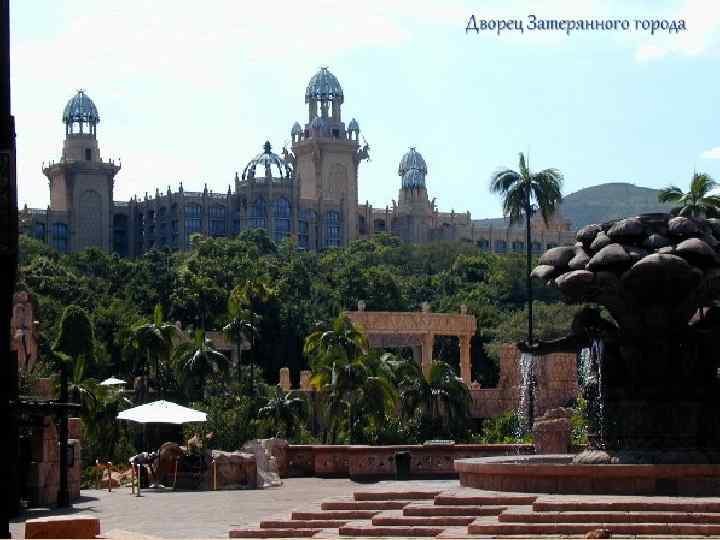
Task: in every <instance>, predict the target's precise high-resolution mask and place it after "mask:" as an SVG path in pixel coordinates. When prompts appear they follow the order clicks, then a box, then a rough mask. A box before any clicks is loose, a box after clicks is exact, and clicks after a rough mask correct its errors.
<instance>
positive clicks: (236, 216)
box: [232, 210, 240, 234]
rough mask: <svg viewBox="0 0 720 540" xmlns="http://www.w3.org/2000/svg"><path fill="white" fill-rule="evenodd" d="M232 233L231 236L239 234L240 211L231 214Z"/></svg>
mask: <svg viewBox="0 0 720 540" xmlns="http://www.w3.org/2000/svg"><path fill="white" fill-rule="evenodd" d="M232 231H233V234H239V233H240V210H235V211H234V212H233V221H232Z"/></svg>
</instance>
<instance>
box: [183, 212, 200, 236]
mask: <svg viewBox="0 0 720 540" xmlns="http://www.w3.org/2000/svg"><path fill="white" fill-rule="evenodd" d="M201 230H202V207H201V206H200V205H199V204H193V203H190V204H186V205H185V234H186V236H187V240H188V242H189V241H190V235H191V234H197V233H199V232H200V231H201Z"/></svg>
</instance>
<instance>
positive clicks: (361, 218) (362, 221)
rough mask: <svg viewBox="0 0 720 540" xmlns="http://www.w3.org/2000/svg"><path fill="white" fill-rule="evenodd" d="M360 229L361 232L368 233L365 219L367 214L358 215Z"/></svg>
mask: <svg viewBox="0 0 720 540" xmlns="http://www.w3.org/2000/svg"><path fill="white" fill-rule="evenodd" d="M358 231H359V232H360V234H367V233H368V228H367V222H366V221H365V216H358Z"/></svg>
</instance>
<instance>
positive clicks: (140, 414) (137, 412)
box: [117, 401, 207, 424]
mask: <svg viewBox="0 0 720 540" xmlns="http://www.w3.org/2000/svg"><path fill="white" fill-rule="evenodd" d="M117 419H118V420H129V421H130V422H138V423H139V424H186V423H188V422H207V414H205V413H204V412H200V411H196V410H195V409H190V408H189V407H183V406H182V405H178V404H177V403H172V402H171V401H153V402H152V403H146V404H145V405H140V406H139V407H133V408H132V409H126V410H124V411H122V412H121V413H120V414H118V415H117Z"/></svg>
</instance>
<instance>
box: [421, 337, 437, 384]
mask: <svg viewBox="0 0 720 540" xmlns="http://www.w3.org/2000/svg"><path fill="white" fill-rule="evenodd" d="M434 341H435V336H434V335H433V334H430V333H427V334H424V335H423V337H422V370H423V373H424V374H425V375H427V374H428V373H430V367H431V366H432V355H433V342H434Z"/></svg>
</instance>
